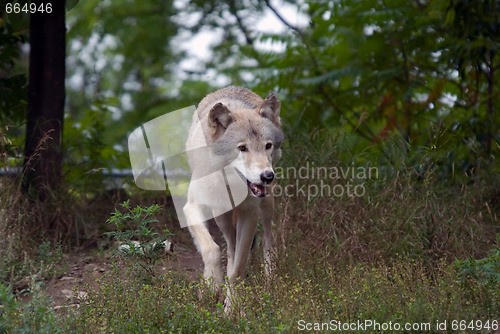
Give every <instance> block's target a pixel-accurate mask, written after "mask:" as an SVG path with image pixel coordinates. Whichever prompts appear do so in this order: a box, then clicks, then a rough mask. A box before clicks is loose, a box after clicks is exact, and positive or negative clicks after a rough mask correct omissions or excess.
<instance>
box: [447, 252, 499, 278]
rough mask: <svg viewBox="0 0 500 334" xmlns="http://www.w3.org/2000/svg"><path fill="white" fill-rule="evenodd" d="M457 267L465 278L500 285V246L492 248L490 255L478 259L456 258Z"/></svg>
mask: <svg viewBox="0 0 500 334" xmlns="http://www.w3.org/2000/svg"><path fill="white" fill-rule="evenodd" d="M455 267H456V269H457V272H458V274H459V275H460V276H461V277H462V278H463V279H473V280H475V281H478V282H480V283H481V284H490V285H491V286H499V284H500V248H499V247H498V246H497V247H495V248H494V249H492V250H490V252H489V254H488V257H485V258H483V259H479V260H476V259H474V258H469V259H466V260H460V259H457V260H455Z"/></svg>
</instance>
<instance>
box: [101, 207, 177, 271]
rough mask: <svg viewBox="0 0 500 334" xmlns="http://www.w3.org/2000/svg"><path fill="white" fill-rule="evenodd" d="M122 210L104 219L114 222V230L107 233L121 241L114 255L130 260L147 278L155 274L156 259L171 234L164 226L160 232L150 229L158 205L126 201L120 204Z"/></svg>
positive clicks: (163, 250)
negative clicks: (134, 203)
mask: <svg viewBox="0 0 500 334" xmlns="http://www.w3.org/2000/svg"><path fill="white" fill-rule="evenodd" d="M120 205H121V206H122V207H123V208H124V209H125V210H126V212H125V213H121V212H120V211H118V210H115V212H114V213H113V214H112V215H111V218H109V219H108V220H107V221H106V222H107V223H109V224H114V225H115V227H116V229H117V231H113V232H108V233H107V234H108V235H110V236H112V237H113V238H115V239H116V240H118V241H122V242H123V243H122V244H121V245H120V246H119V247H118V251H117V252H115V255H117V256H120V257H123V258H126V259H130V260H132V264H133V265H134V266H135V268H136V269H137V270H138V271H137V272H141V271H142V272H144V273H146V274H148V276H150V277H156V275H155V267H156V262H157V261H158V260H159V259H160V258H161V257H162V256H163V255H164V254H165V249H166V247H167V244H168V243H167V238H168V237H170V236H171V235H172V234H171V233H170V232H169V231H168V230H167V229H164V230H163V233H158V232H154V230H153V228H152V227H151V224H152V223H156V222H158V220H156V219H154V218H152V217H153V216H154V215H155V214H156V213H157V212H159V211H160V210H161V207H160V206H159V205H157V204H153V205H151V206H149V207H148V208H143V207H141V206H139V205H138V206H136V207H135V208H132V207H131V206H130V200H127V201H125V202H123V203H122V204H120Z"/></svg>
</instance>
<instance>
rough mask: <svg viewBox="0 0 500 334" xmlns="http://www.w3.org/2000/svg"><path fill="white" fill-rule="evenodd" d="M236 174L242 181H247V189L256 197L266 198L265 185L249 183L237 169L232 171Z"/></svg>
mask: <svg viewBox="0 0 500 334" xmlns="http://www.w3.org/2000/svg"><path fill="white" fill-rule="evenodd" d="M234 170H235V171H236V173H237V174H238V175H239V176H240V177H241V179H242V180H243V181H247V185H248V188H249V189H250V191H251V192H252V194H254V195H255V196H256V197H266V196H267V185H265V184H255V183H252V182H250V181H248V179H247V178H246V177H245V176H244V175H243V173H242V172H240V171H239V170H238V168H235V169H234Z"/></svg>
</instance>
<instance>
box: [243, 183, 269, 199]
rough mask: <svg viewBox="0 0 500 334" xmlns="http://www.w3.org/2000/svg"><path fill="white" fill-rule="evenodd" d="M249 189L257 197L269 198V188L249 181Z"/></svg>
mask: <svg viewBox="0 0 500 334" xmlns="http://www.w3.org/2000/svg"><path fill="white" fill-rule="evenodd" d="M247 184H248V188H250V190H251V191H252V193H253V194H254V195H255V196H257V197H266V196H267V186H265V185H260V184H255V183H252V182H250V181H248V180H247Z"/></svg>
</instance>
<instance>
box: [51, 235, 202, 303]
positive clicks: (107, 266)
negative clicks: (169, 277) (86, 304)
mask: <svg viewBox="0 0 500 334" xmlns="http://www.w3.org/2000/svg"><path fill="white" fill-rule="evenodd" d="M165 257H166V259H165V261H160V262H162V263H160V264H159V268H158V271H159V272H160V274H164V273H165V272H166V271H167V270H176V271H177V272H179V273H181V274H184V275H186V276H187V277H188V278H190V279H192V280H195V279H196V277H197V276H198V275H199V274H200V273H202V271H203V262H202V260H201V256H200V254H198V252H196V251H195V250H194V249H192V248H189V247H187V245H186V246H185V245H181V244H174V252H173V253H172V254H168V255H165ZM111 263H112V260H111V259H110V257H106V258H93V257H90V256H88V255H73V256H72V259H71V261H70V265H69V270H68V272H67V273H65V274H64V275H63V276H62V277H59V278H57V279H55V280H52V281H49V282H46V284H45V285H46V288H45V289H44V290H45V293H46V294H47V295H48V296H49V297H50V298H51V299H52V303H53V305H54V308H55V309H59V308H61V307H66V306H68V305H71V304H73V303H77V302H78V299H85V297H86V294H85V292H83V290H84V289H83V287H84V286H86V285H89V286H91V287H93V286H96V285H97V280H98V278H99V277H103V276H104V275H106V273H107V272H109V271H111V270H113V268H112V265H111ZM72 300H73V301H72Z"/></svg>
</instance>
